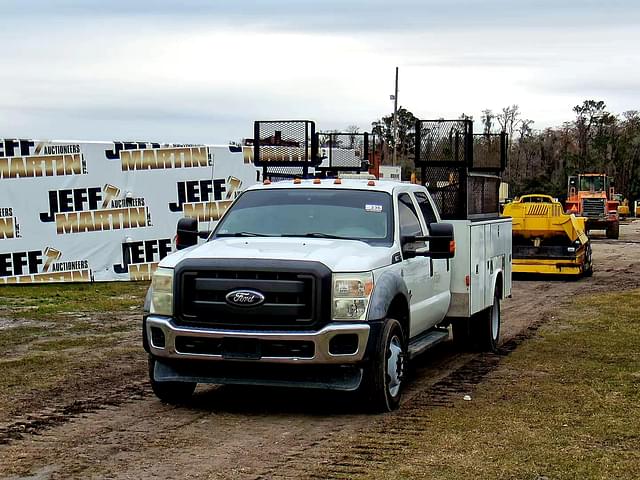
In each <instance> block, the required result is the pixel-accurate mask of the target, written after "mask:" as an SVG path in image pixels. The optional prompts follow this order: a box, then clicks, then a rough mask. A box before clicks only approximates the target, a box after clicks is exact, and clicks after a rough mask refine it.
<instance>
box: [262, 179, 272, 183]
mask: <svg viewBox="0 0 640 480" xmlns="http://www.w3.org/2000/svg"><path fill="white" fill-rule="evenodd" d="M262 184H263V185H271V180H269V179H268V178H267V179H266V180H265V181H264V182H262Z"/></svg>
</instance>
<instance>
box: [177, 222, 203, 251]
mask: <svg viewBox="0 0 640 480" xmlns="http://www.w3.org/2000/svg"><path fill="white" fill-rule="evenodd" d="M197 243H198V220H197V219H195V218H181V219H180V220H178V228H177V229H176V248H177V249H178V250H182V249H184V248H188V247H191V246H193V245H195V244H197Z"/></svg>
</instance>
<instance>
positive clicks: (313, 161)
mask: <svg viewBox="0 0 640 480" xmlns="http://www.w3.org/2000/svg"><path fill="white" fill-rule="evenodd" d="M253 130H254V131H253V159H254V164H255V165H256V166H257V167H262V173H263V177H264V178H271V177H275V178H291V177H298V176H299V177H306V176H308V175H309V169H310V168H311V167H314V166H317V165H318V164H319V163H320V161H321V159H320V157H319V156H318V137H317V135H316V131H315V123H314V122H312V121H310V120H268V121H256V122H254V127H253Z"/></svg>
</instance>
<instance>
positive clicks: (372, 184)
mask: <svg viewBox="0 0 640 480" xmlns="http://www.w3.org/2000/svg"><path fill="white" fill-rule="evenodd" d="M367 186H369V187H375V186H376V182H374V181H373V180H369V181H368V182H367Z"/></svg>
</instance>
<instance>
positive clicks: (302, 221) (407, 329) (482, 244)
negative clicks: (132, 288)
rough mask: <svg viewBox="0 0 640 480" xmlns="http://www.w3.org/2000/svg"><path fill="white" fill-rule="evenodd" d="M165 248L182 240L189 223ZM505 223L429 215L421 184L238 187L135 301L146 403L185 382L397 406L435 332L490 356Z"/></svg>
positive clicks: (505, 275) (507, 256)
mask: <svg viewBox="0 0 640 480" xmlns="http://www.w3.org/2000/svg"><path fill="white" fill-rule="evenodd" d="M179 230H180V231H179V233H178V235H179V239H178V242H179V243H181V245H179V246H185V245H184V244H185V243H186V244H194V243H195V242H196V240H197V232H196V230H197V227H196V226H195V225H194V224H189V223H188V222H187V223H182V224H181V226H180V227H179ZM510 293H511V219H509V218H494V219H485V220H475V221H472V220H468V219H463V220H450V221H447V222H443V221H442V220H441V218H440V214H439V212H438V209H437V208H436V206H435V203H434V200H433V199H432V197H431V195H430V194H429V191H428V190H427V188H425V187H424V186H421V185H413V184H406V183H400V182H390V181H385V182H382V181H374V180H341V179H324V180H320V179H313V180H299V179H296V180H287V181H281V182H274V183H270V182H269V181H268V180H267V181H265V184H263V185H256V186H253V187H250V188H248V189H247V190H246V191H244V192H243V193H242V194H240V195H239V197H238V198H237V199H236V200H235V202H234V203H233V205H232V206H231V207H230V208H229V209H228V211H227V212H226V214H225V215H224V217H223V218H222V219H221V220H220V222H219V223H218V224H217V226H216V228H215V230H214V231H213V232H212V233H211V235H210V237H209V238H208V240H207V241H206V243H204V244H202V245H195V244H194V245H192V246H190V247H188V248H184V249H182V250H180V251H178V252H176V253H174V254H172V255H169V256H168V257H166V258H164V259H163V260H162V261H161V262H160V265H159V268H158V270H157V271H156V273H155V275H154V276H153V281H152V285H151V288H150V290H149V293H148V295H147V300H146V303H145V315H144V321H143V335H144V347H145V349H146V350H147V352H148V353H149V376H150V380H151V385H152V387H153V391H154V392H155V394H156V395H157V396H158V397H159V398H160V399H162V400H165V401H168V402H181V401H184V400H185V399H186V398H188V397H189V396H190V395H191V394H192V393H193V391H194V389H195V387H196V385H197V384H198V383H214V384H251V385H277V386H301V387H308V388H325V389H336V390H347V391H354V390H358V391H360V392H362V393H363V394H364V395H365V396H366V398H367V399H368V402H369V403H368V405H369V406H371V407H372V408H374V409H377V410H382V411H385V410H391V409H393V408H395V407H397V406H398V403H399V400H400V394H401V390H402V387H403V384H404V381H405V373H406V371H407V361H408V360H409V359H410V358H412V357H413V356H415V355H417V354H419V353H421V352H423V351H424V350H426V349H427V348H429V347H430V346H433V345H434V344H436V343H438V342H440V341H442V340H445V339H447V338H448V336H449V329H448V328H447V327H448V325H450V324H452V325H453V333H454V339H456V340H462V341H464V342H467V341H469V340H470V339H471V340H474V341H475V342H476V343H478V344H479V345H480V346H482V347H483V348H484V349H486V350H496V348H497V344H498V337H499V333H500V301H501V300H503V299H504V298H505V297H507V296H509V295H510Z"/></svg>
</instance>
